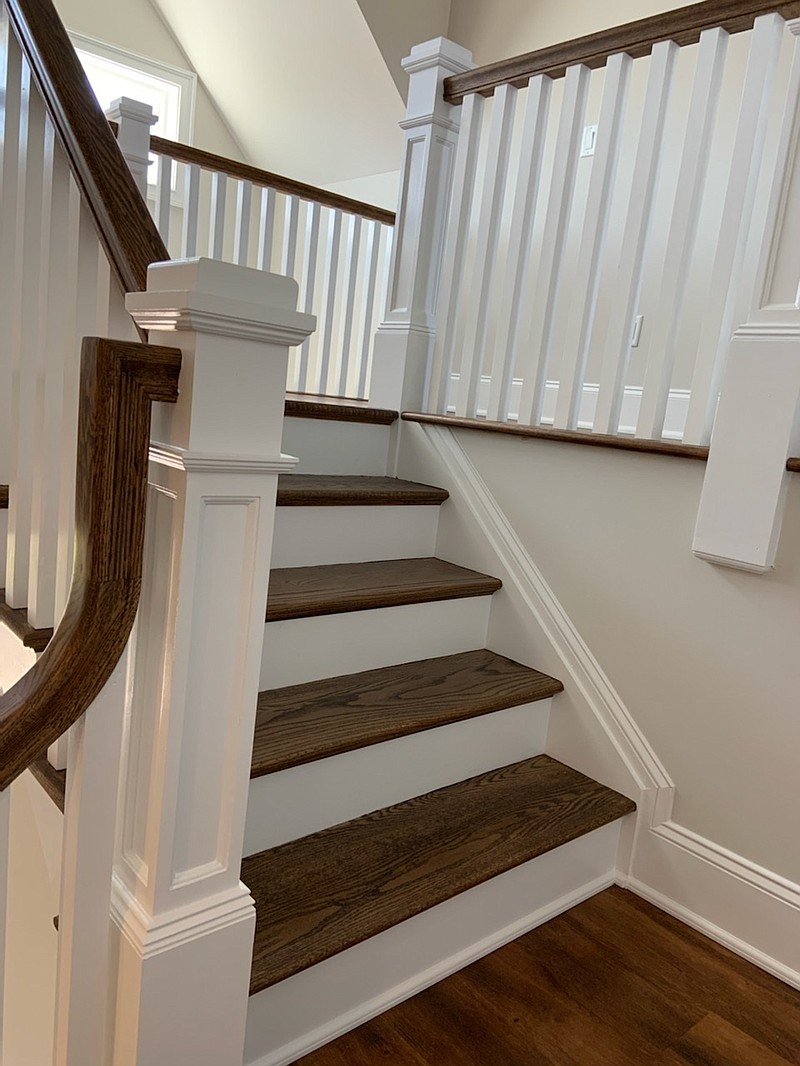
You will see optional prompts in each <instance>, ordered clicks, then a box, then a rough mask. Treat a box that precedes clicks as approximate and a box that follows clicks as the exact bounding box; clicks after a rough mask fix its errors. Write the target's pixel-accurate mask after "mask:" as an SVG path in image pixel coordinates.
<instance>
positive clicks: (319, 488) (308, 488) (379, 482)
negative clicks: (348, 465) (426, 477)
mask: <svg viewBox="0 0 800 1066" xmlns="http://www.w3.org/2000/svg"><path fill="white" fill-rule="evenodd" d="M447 497H448V492H447V490H446V489H437V488H435V487H434V486H433V485H420V484H417V482H415V481H401V480H400V479H399V478H396V477H367V476H353V475H343V474H281V475H280V477H279V478H278V500H277V503H278V506H279V507H361V506H367V507H386V506H394V507H397V506H406V507H408V506H412V507H413V506H424V505H430V504H434V505H435V504H440V503H444V501H445V500H446V499H447Z"/></svg>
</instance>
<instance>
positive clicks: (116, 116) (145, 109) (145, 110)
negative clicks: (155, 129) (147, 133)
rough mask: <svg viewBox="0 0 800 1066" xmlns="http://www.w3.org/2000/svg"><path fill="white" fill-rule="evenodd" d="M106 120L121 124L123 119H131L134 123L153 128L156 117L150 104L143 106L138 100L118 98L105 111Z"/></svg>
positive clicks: (156, 120) (125, 97) (127, 97)
mask: <svg viewBox="0 0 800 1066" xmlns="http://www.w3.org/2000/svg"><path fill="white" fill-rule="evenodd" d="M105 114H106V118H109V119H111V120H112V122H121V121H122V120H123V119H133V120H134V121H136V122H142V123H146V124H147V125H148V126H155V124H156V122H158V115H156V114H155V112H154V111H153V109H152V107H151V106H150V104H143V103H141V101H139V100H132V99H131V98H130V97H129V96H120V98H119V99H118V100H114V102H113V103H112V104H111V106H110V107H109V108H108V110H107V111H106V113H105Z"/></svg>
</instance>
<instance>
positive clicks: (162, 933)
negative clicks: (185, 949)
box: [111, 874, 255, 959]
mask: <svg viewBox="0 0 800 1066" xmlns="http://www.w3.org/2000/svg"><path fill="white" fill-rule="evenodd" d="M254 914H255V902H254V900H253V897H252V896H251V895H250V893H249V891H248V890H247V888H245V886H244V885H243V884H242V883H241V881H240V882H239V883H238V885H237V886H236V887H235V888H232V889H228V890H227V891H226V892H220V893H219V894H218V895H216V896H212V897H210V898H206V899H203V900H202V901H201V903H200V905H199V906H198V905H197V904H185V905H182V906H180V907H175V908H174V909H172V910H169V911H167V912H166V913H164V914H160V915H156V916H153V915H151V914H148V912H147V911H146V910H145V909H144V907H143V906H142V905H141V903H140V902H139V901H138V900H137V899H136V897H135V896H134V895H133V894H132V893H131V892H130V891H129V889H128V888H127V886H126V885H125V884H124V883H123V881H122V880H121V879H120V878H119V877H118V876H117V874H114V875H113V878H112V883H111V919H112V921H113V922H114V924H115V925H116V926H117V928H118V929H119V930H120V932H121V933H122V935H123V936H124V937H125V939H126V940H127V941H128V943H129V944H130V945H131V947H132V948H133V949H134V950H135V951H136V953H137V954H138V955H139V957H140V958H142V959H148V958H152V957H153V956H155V955H160V954H162V953H163V952H165V951H171V950H173V949H174V948H177V947H180V946H181V945H183V944H188V943H190V942H191V941H193V940H199V939H201V938H202V937H205V936H208V935H209V934H210V933H215V932H217V931H219V930H221V929H225V928H227V927H228V926H231V925H235V924H236V923H237V922H242V921H252V919H253V916H254Z"/></svg>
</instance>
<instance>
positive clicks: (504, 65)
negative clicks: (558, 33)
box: [444, 0, 800, 104]
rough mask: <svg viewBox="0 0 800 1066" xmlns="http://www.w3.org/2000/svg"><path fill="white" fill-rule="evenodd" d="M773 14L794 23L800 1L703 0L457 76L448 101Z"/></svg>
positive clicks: (449, 82)
mask: <svg viewBox="0 0 800 1066" xmlns="http://www.w3.org/2000/svg"><path fill="white" fill-rule="evenodd" d="M772 11H777V12H779V13H780V14H781V15H783V16H784V17H785V18H796V17H797V16H798V15H800V0H705V2H703V3H699V4H690V5H689V6H688V7H679V8H676V9H675V10H674V11H665V12H664V13H663V14H660V15H652V16H651V17H650V18H645V19H638V20H637V21H636V22H627V23H625V25H623V26H615V27H613V28H612V29H608V30H601V31H600V32H599V33H590V34H587V36H585V37H577V38H575V40H572V41H565V42H564V43H563V44H555V45H552V46H551V47H549V48H541V49H539V50H538V51H535V52H527V53H526V54H525V55H521V56H515V57H514V58H512V59H503V60H500V61H499V62H497V63H489V64H487V65H486V66H483V67H476V68H475V70H469V71H467V72H466V73H464V74H455V75H453V76H452V77H450V78H446V79H445V82H444V98H445V100H446V101H447V102H448V103H450V104H459V103H461V101H462V100H463V99H464V97H465V96H466V95H468V94H469V93H480V94H481V95H483V96H491V95H492V93H493V92H494V91H495V89H496V88H497V87H498V86H499V85H505V84H506V83H510V84H511V85H517V86H522V85H525V84H526V83H527V81H528V79H529V78H532V77H533V76H534V75H535V74H546V75H547V76H548V77H550V78H563V76H564V74H565V73H566V70H567V67H571V66H574V65H575V64H577V63H583V64H585V65H586V66H587V67H592V68H596V67H603V66H605V64H606V62H607V60H608V58H609V56H612V55H616V53H618V52H627V54H628V55H629V56H631V58H632V59H637V58H638V57H639V56H646V55H649V54H650V52H651V51H652V50H653V46H654V45H656V44H658V43H659V41H674V42H675V43H676V44H678V45H681V46H683V45H687V44H694V43H695V42H697V41H698V40H699V39H700V34H701V33H702V31H703V30H708V29H713V28H714V27H715V26H721V27H722V28H723V29H725V30H727V31H728V33H742V32H743V31H745V30H749V29H751V28H752V25H753V22H754V21H755V19H756V18H758V16H759V15H767V14H769V13H770V12H772Z"/></svg>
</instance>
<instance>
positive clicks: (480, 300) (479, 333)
mask: <svg viewBox="0 0 800 1066" xmlns="http://www.w3.org/2000/svg"><path fill="white" fill-rule="evenodd" d="M516 106H517V90H516V89H515V88H513V87H512V86H511V85H501V86H499V88H498V89H497V92H496V93H495V94H494V100H493V102H492V119H491V124H490V126H489V139H488V142H487V146H486V173H485V175H484V178H483V197H482V199H481V206H480V211H479V214H478V230H477V234H476V236H475V257H474V264H475V265H474V271H473V276H472V278H471V279H470V285H469V303H468V305H467V313H466V322H465V325H464V340H463V343H462V345H461V362H460V377H459V385H458V393H457V398H456V414H463V415H466V416H467V417H468V418H473V417H474V416H475V415H476V414H477V406H478V391H479V389H480V384H481V373H482V371H483V364H484V360H485V357H486V331H487V325H488V317H489V295H490V291H491V285H492V279H493V277H494V270H495V260H496V258H497V241H498V237H499V234H500V218H501V216H502V212H503V203H504V200H505V191H506V181H507V177H508V156H509V152H510V150H511V130H512V128H513V124H514V113H515V110H516Z"/></svg>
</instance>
